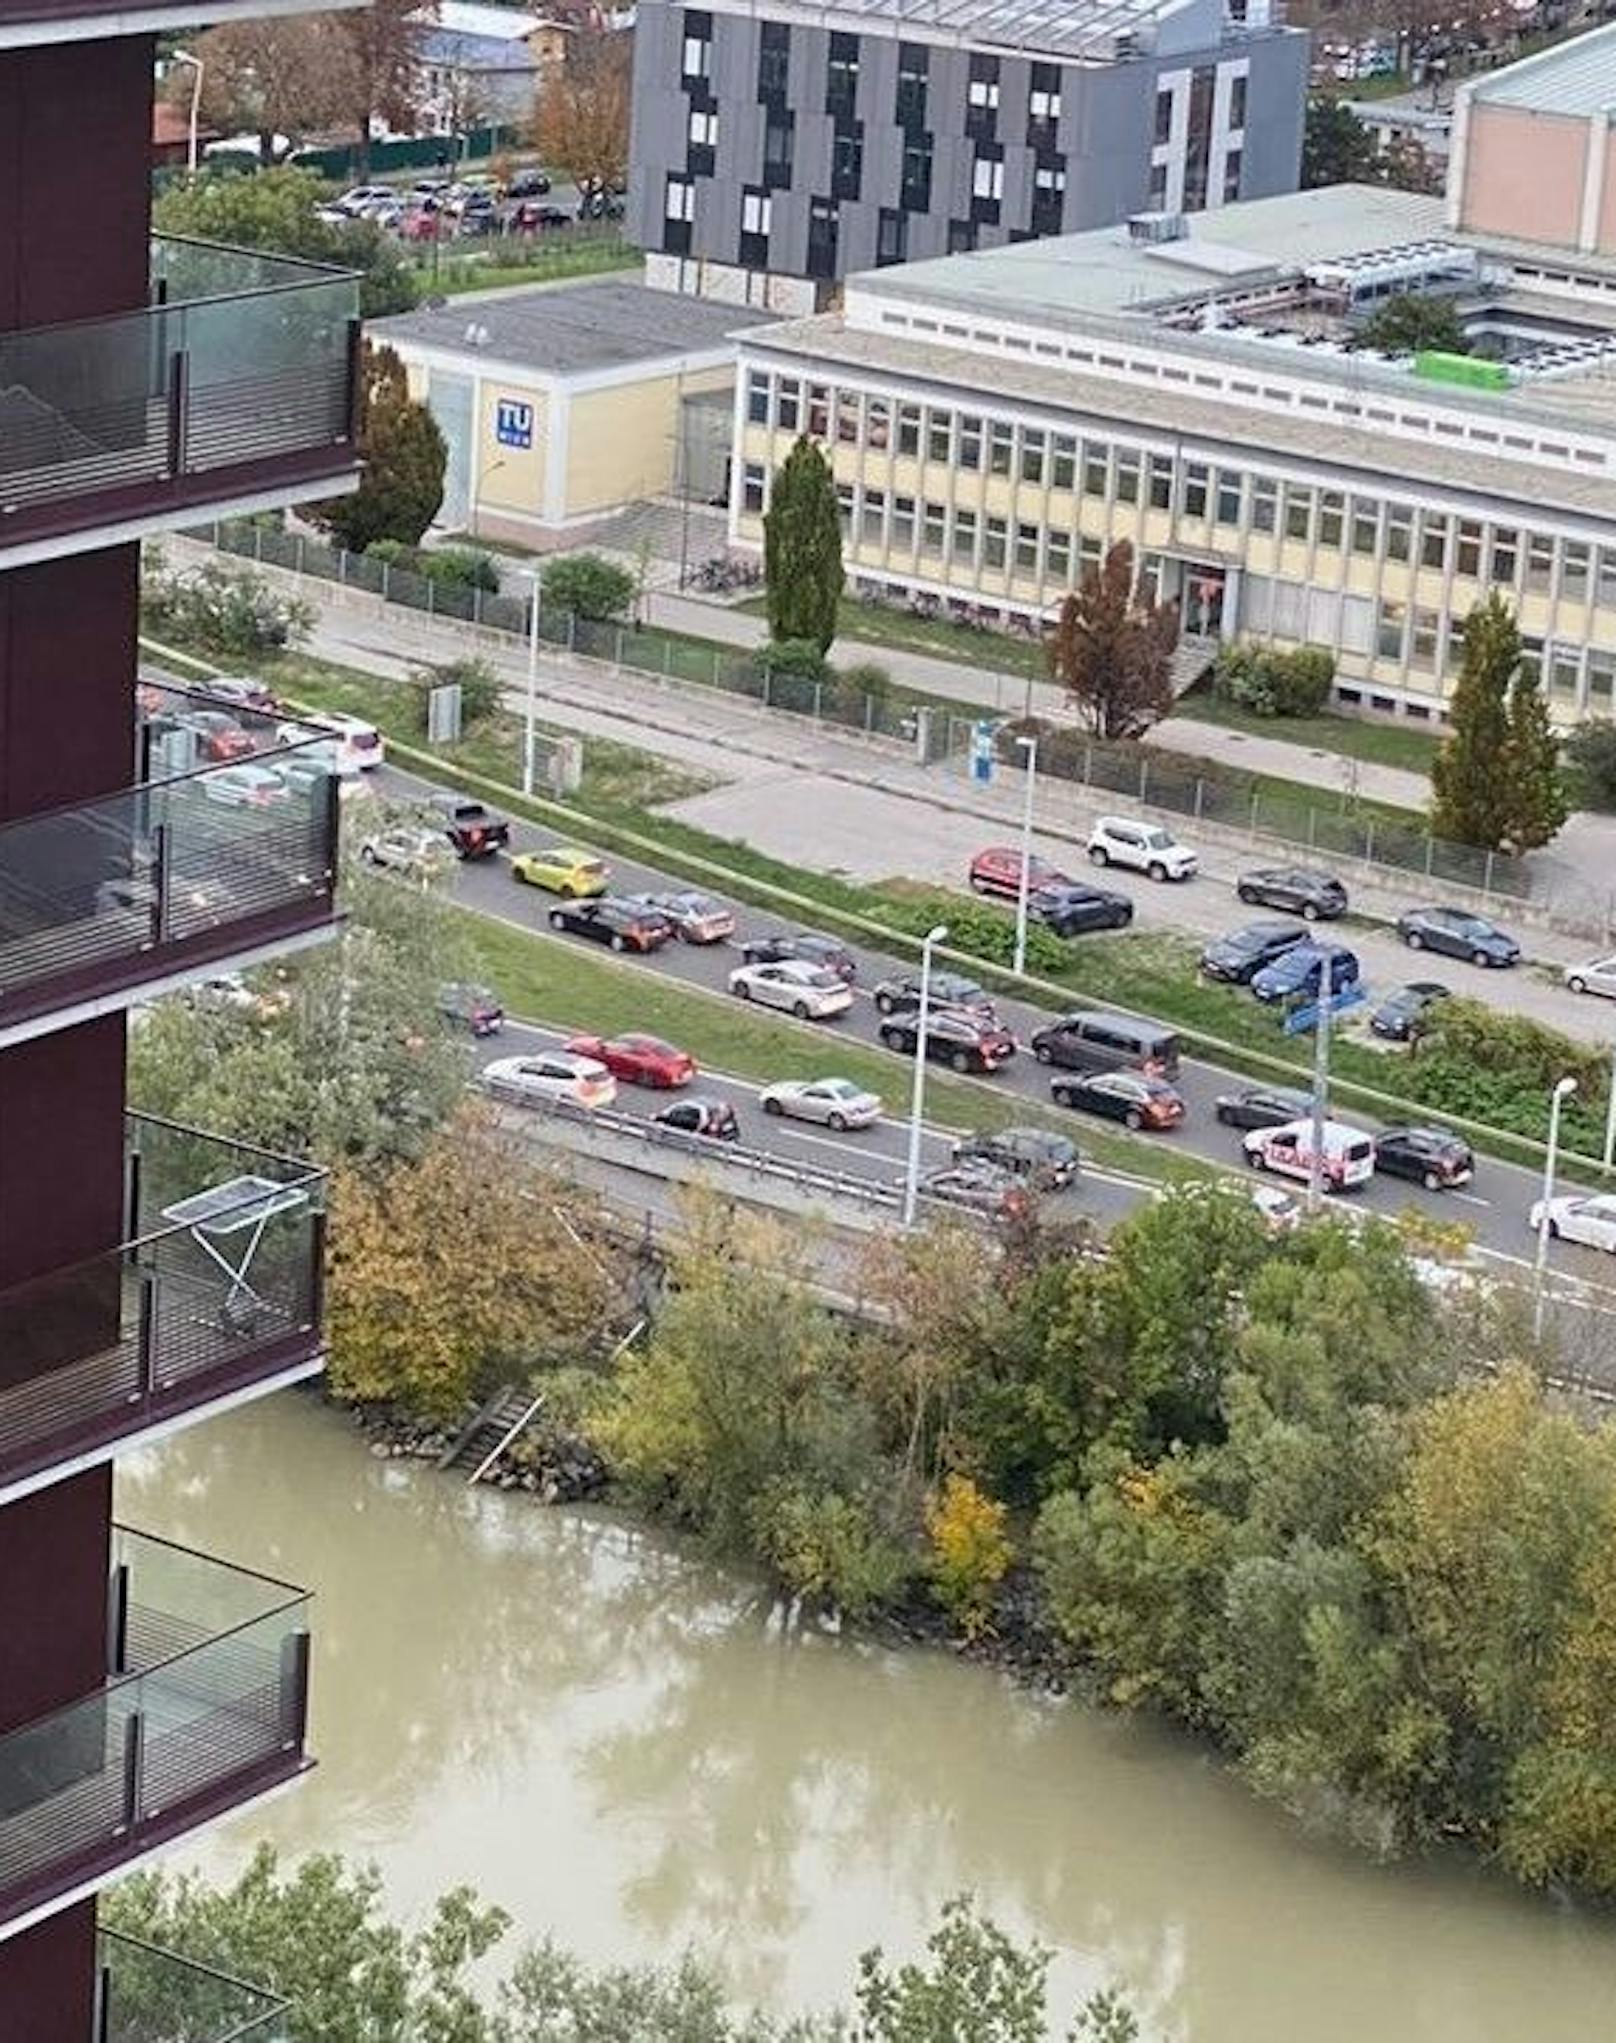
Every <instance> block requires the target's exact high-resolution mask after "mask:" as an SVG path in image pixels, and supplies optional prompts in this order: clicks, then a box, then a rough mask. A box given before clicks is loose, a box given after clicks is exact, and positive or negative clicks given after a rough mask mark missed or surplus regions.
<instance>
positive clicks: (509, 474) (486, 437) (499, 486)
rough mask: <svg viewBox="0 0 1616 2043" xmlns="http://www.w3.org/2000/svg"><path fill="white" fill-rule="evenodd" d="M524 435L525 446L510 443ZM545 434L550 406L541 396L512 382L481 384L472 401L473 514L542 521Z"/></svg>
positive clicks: (529, 386) (540, 392)
mask: <svg viewBox="0 0 1616 2043" xmlns="http://www.w3.org/2000/svg"><path fill="white" fill-rule="evenodd" d="M524 407H525V410H524V409H523V408H524ZM502 421H503V427H504V437H503V438H502V437H501V424H502ZM524 429H525V432H526V436H527V440H528V444H527V445H526V446H519V445H517V444H515V442H516V440H517V439H518V438H519V437H520V436H521V434H522V433H523V431H524ZM550 430H551V417H550V400H549V397H548V394H547V393H546V392H545V391H544V390H542V389H539V388H537V387H536V386H534V385H533V384H528V383H523V382H522V381H520V379H518V378H516V377H511V378H509V379H501V380H499V381H495V380H494V379H493V378H492V377H486V378H484V380H483V382H482V385H481V388H480V390H479V393H478V399H477V466H476V470H475V475H476V490H477V502H476V507H475V508H476V509H477V511H478V512H479V513H480V512H482V511H485V510H487V511H496V512H497V511H521V512H525V513H526V514H527V515H528V516H529V517H535V518H542V517H543V516H544V514H545V507H544V475H545V463H546V461H547V460H548V458H549V451H550Z"/></svg>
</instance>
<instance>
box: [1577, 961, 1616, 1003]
mask: <svg viewBox="0 0 1616 2043" xmlns="http://www.w3.org/2000/svg"><path fill="white" fill-rule="evenodd" d="M1565 982H1566V984H1567V985H1568V986H1569V987H1570V988H1571V991H1572V992H1573V993H1602V994H1603V995H1604V996H1605V998H1606V999H1607V1000H1616V958H1594V959H1593V960H1591V962H1589V963H1588V964H1586V965H1568V966H1567V967H1566V975H1565Z"/></svg>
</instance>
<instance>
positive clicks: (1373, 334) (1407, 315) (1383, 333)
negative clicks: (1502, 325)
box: [1358, 291, 1470, 355]
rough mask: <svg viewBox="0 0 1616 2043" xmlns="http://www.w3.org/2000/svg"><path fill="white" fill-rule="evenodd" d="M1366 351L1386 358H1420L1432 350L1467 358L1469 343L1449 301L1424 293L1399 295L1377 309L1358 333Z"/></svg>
mask: <svg viewBox="0 0 1616 2043" xmlns="http://www.w3.org/2000/svg"><path fill="white" fill-rule="evenodd" d="M1358 338H1359V339H1360V340H1361V341H1362V342H1363V343H1364V345H1365V346H1366V347H1371V348H1382V349H1384V350H1385V352H1386V353H1387V354H1393V355H1395V354H1409V355H1415V354H1419V353H1420V352H1421V350H1422V349H1427V348H1430V349H1435V350H1436V351H1437V352H1438V353H1440V354H1444V355H1468V354H1469V352H1470V340H1469V336H1468V335H1467V334H1466V332H1465V329H1464V321H1463V320H1462V319H1461V318H1460V317H1459V311H1458V306H1457V304H1456V302H1455V301H1454V300H1453V299H1452V298H1437V297H1433V296H1431V295H1430V294H1429V293H1428V292H1423V291H1400V292H1398V294H1397V295H1396V297H1394V298H1386V299H1383V300H1382V301H1381V303H1380V304H1379V305H1377V306H1376V307H1375V309H1374V311H1373V312H1371V313H1370V315H1369V317H1368V318H1367V319H1366V320H1365V321H1364V322H1363V324H1362V326H1361V327H1359V329H1358Z"/></svg>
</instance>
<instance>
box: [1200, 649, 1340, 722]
mask: <svg viewBox="0 0 1616 2043" xmlns="http://www.w3.org/2000/svg"><path fill="white" fill-rule="evenodd" d="M1334 679H1335V655H1334V654H1333V653H1332V652H1330V651H1329V650H1328V649H1327V648H1326V647H1324V646H1295V647H1292V648H1290V649H1289V650H1277V649H1275V648H1273V647H1270V646H1252V645H1234V646H1225V647H1224V649H1223V651H1222V652H1221V653H1220V654H1219V655H1218V662H1217V668H1216V673H1215V677H1214V681H1213V686H1214V688H1215V690H1216V691H1217V693H1218V694H1219V695H1221V696H1223V697H1224V699H1225V700H1226V701H1229V702H1234V703H1238V704H1239V705H1240V707H1241V708H1242V709H1249V710H1250V711H1251V712H1252V714H1253V715H1254V716H1317V715H1318V713H1319V712H1320V710H1322V709H1323V708H1324V706H1325V704H1326V703H1327V702H1328V701H1329V699H1330V685H1331V683H1332V682H1333V681H1334Z"/></svg>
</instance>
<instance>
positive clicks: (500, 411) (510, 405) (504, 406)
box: [494, 397, 533, 447]
mask: <svg viewBox="0 0 1616 2043" xmlns="http://www.w3.org/2000/svg"><path fill="white" fill-rule="evenodd" d="M494 438H495V439H496V440H497V441H498V442H499V444H500V445H501V446H502V447H531V446H532V445H533V407H532V405H530V404H519V403H518V402H517V400H516V399H515V398H514V397H502V398H500V399H498V400H497V402H496V403H495V406H494Z"/></svg>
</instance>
